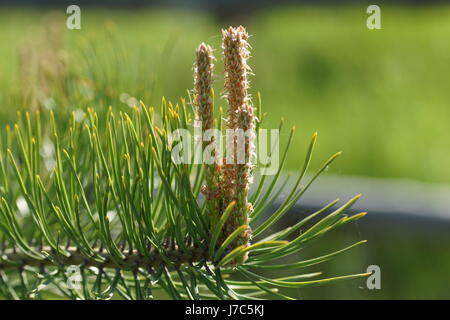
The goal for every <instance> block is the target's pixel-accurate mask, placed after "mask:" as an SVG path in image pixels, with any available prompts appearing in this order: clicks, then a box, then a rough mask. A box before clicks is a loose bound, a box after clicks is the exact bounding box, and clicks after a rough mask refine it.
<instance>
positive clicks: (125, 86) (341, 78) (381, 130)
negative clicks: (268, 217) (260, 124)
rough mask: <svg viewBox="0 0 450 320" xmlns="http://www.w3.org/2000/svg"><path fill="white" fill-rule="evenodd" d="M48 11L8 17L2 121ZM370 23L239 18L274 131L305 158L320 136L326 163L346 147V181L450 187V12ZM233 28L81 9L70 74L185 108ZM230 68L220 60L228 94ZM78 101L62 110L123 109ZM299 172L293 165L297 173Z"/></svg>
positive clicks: (343, 10)
mask: <svg viewBox="0 0 450 320" xmlns="http://www.w3.org/2000/svg"><path fill="white" fill-rule="evenodd" d="M47 11H48V10H41V11H35V10H33V11H32V10H28V11H27V10H23V9H22V10H18V9H9V10H8V9H4V8H2V10H1V11H0V21H1V22H0V27H1V28H0V42H1V43H2V44H3V45H2V46H1V47H0V69H1V70H2V72H1V73H0V88H1V90H0V112H1V115H2V119H4V118H10V116H9V114H11V111H12V109H15V108H18V107H20V105H19V103H20V102H19V101H20V100H17V97H18V96H20V90H21V85H20V82H19V78H20V76H19V74H20V72H19V66H18V50H19V49H20V47H21V46H23V43H24V41H25V39H26V38H27V37H28V38H30V37H33V35H34V34H35V33H36V31H37V30H38V29H39V26H40V25H42V21H43V20H44V17H45V15H46V14H47ZM63 13H64V12H63ZM366 17H367V15H366V14H365V8H364V7H363V6H361V7H359V6H354V7H331V8H329V7H300V8H297V7H293V8H283V9H271V10H267V11H262V12H259V13H256V14H255V15H253V16H250V17H247V18H246V19H245V20H242V21H238V23H243V24H245V25H246V26H247V27H248V30H249V31H250V33H252V34H253V37H252V39H251V44H252V46H253V58H252V59H251V64H252V67H253V70H254V73H255V77H253V80H252V92H253V93H254V94H255V93H256V92H258V91H260V92H261V94H262V98H263V106H264V111H266V112H269V117H268V123H267V124H268V125H270V126H274V125H276V124H277V123H278V120H279V118H280V117H284V118H285V120H286V121H285V122H286V125H287V126H292V125H295V126H296V127H297V129H298V130H297V139H296V140H295V143H296V145H295V148H294V150H296V152H298V153H299V155H301V158H303V153H304V150H305V144H306V142H307V139H309V137H310V135H311V134H312V133H313V132H314V131H318V132H319V137H320V140H319V145H318V148H317V149H316V160H317V161H319V160H322V159H325V157H327V156H328V155H329V154H331V153H333V152H335V151H340V150H342V151H344V155H345V157H343V158H342V159H341V160H339V161H338V162H337V163H336V164H335V165H334V166H333V168H331V170H332V171H333V172H335V173H339V174H352V175H365V176H379V177H394V178H411V179H420V180H424V181H433V182H449V180H450V167H449V166H448V159H449V156H450V148H449V141H450V131H449V130H448V119H449V118H450V105H449V104H450V88H449V81H448V79H449V76H448V75H449V74H450V55H448V52H449V49H450V43H449V41H448V39H449V36H450V7H448V6H447V7H434V8H423V7H418V8H406V7H405V8H383V10H382V28H383V29H382V30H368V29H366V27H365V19H366ZM230 23H232V22H218V21H216V20H214V18H213V17H211V16H209V15H207V14H205V13H199V12H188V11H183V12H181V11H174V10H172V11H161V10H152V9H147V10H140V11H126V10H120V11H119V10H116V11H110V10H106V9H103V10H102V9H90V8H89V9H86V10H82V29H81V30H74V31H69V30H65V36H66V43H67V45H66V47H65V49H66V50H67V52H68V54H69V55H70V56H71V57H72V60H70V64H69V68H70V69H71V70H76V71H74V73H75V74H76V76H77V77H79V78H81V77H86V78H88V79H92V80H94V81H96V82H97V84H96V85H97V87H96V88H94V89H93V90H99V91H101V90H105V91H106V90H107V89H108V88H107V87H108V86H109V87H111V88H113V90H114V91H115V95H116V96H118V95H119V94H120V93H122V92H125V93H128V94H130V95H132V96H135V97H136V98H138V99H142V100H144V102H146V103H147V104H158V103H159V101H160V97H161V96H162V95H164V96H166V97H167V98H169V99H171V100H173V101H176V100H177V99H178V98H179V97H180V96H186V90H187V89H189V88H191V86H192V79H191V66H192V63H193V58H194V50H195V47H196V45H197V44H198V43H199V42H201V41H205V42H208V43H210V44H211V45H213V46H214V47H215V48H217V49H220V40H221V36H220V28H221V27H226V26H227V25H228V24H230ZM91 42H92V43H95V45H90V44H89V43H91ZM86 47H88V48H89V49H90V50H91V51H92V52H94V53H92V54H91V56H89V58H88V60H89V61H90V65H87V64H86V63H85V60H86V59H84V60H83V59H81V62H80V59H78V57H79V56H80V55H81V56H83V55H85V54H86ZM92 47H95V48H94V49H93V48H92ZM91 51H89V50H88V52H91ZM217 55H220V50H217ZM220 68H221V63H220V59H219V60H218V63H217V74H218V77H217V78H218V79H217V85H216V92H217V96H219V93H220V91H221V70H220ZM76 79H78V78H76ZM156 79H157V80H158V81H155V80H156ZM218 101H219V102H220V101H221V103H223V100H219V99H218ZM219 102H218V103H219ZM61 104H63V103H61ZM69 104H71V105H69V106H67V105H65V106H59V107H60V108H66V107H69V108H83V107H86V105H90V106H92V107H95V108H104V107H105V104H112V105H113V106H117V105H120V104H121V102H120V101H118V99H117V97H116V99H114V97H112V98H111V99H109V100H108V101H104V99H103V98H102V99H85V101H83V100H82V99H79V100H75V101H70V102H69ZM299 164H300V162H299V160H298V159H296V157H294V156H291V157H290V159H289V162H288V166H289V167H290V168H297V167H298V166H299ZM317 165H318V163H317Z"/></svg>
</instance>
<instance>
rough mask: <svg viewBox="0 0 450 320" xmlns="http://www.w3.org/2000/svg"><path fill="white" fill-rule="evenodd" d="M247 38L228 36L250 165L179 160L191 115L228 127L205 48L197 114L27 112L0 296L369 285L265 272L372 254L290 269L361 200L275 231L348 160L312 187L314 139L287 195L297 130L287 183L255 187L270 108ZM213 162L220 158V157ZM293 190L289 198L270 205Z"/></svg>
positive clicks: (10, 170) (272, 291)
mask: <svg viewBox="0 0 450 320" xmlns="http://www.w3.org/2000/svg"><path fill="white" fill-rule="evenodd" d="M247 38H248V35H247V33H246V31H245V29H244V28H243V27H239V28H229V29H228V30H227V31H224V45H223V47H224V63H225V70H226V74H225V76H226V81H225V92H226V96H227V101H228V102H229V117H228V119H227V126H228V128H230V129H244V130H250V131H251V132H252V133H253V134H254V135H252V134H250V135H249V136H247V137H246V140H245V141H244V148H243V150H244V156H245V157H244V162H243V163H231V164H230V163H220V162H219V163H204V164H203V165H201V164H197V163H195V161H194V160H195V154H196V153H195V152H191V153H189V152H187V150H183V154H182V156H181V158H182V159H184V160H188V161H179V159H177V151H178V149H177V148H178V147H179V146H180V143H181V145H184V146H186V147H188V148H187V149H189V146H191V143H190V142H189V140H188V139H187V138H186V137H177V134H176V132H185V133H186V132H187V133H192V132H193V131H194V125H195V123H194V121H193V119H194V118H195V119H197V120H201V121H202V128H203V129H205V130H207V129H214V128H216V129H220V128H221V126H220V123H221V117H222V114H221V113H220V114H219V115H217V116H216V117H214V113H213V102H214V94H213V90H212V87H213V85H212V79H213V74H212V72H213V65H212V63H213V61H214V58H213V56H212V49H211V47H209V46H208V45H206V44H202V45H200V47H199V49H198V50H197V57H196V59H197V60H196V63H195V65H194V78H195V90H194V92H193V95H192V96H191V97H190V98H192V107H193V110H190V108H189V105H188V104H187V103H186V101H185V100H181V101H180V103H179V104H175V105H174V104H172V103H170V102H166V101H165V99H163V101H162V103H161V107H160V108H158V109H155V108H153V107H147V106H145V104H144V103H141V104H140V105H139V106H134V107H133V108H131V109H130V110H129V111H127V112H119V113H116V112H114V111H113V109H112V108H110V109H109V110H108V112H107V113H106V115H105V116H103V115H102V114H103V113H102V114H100V115H99V114H97V113H96V112H95V111H94V110H93V109H88V110H87V111H86V112H85V113H84V116H83V117H80V116H79V115H75V113H73V114H72V115H71V116H70V117H67V116H65V115H64V113H63V112H60V113H56V114H53V113H47V112H43V113H42V114H41V113H40V112H39V111H38V112H35V113H33V114H30V113H28V112H26V113H25V114H18V120H17V123H16V124H15V125H14V127H13V129H12V128H11V127H9V126H7V127H6V129H5V130H3V131H1V133H0V239H2V240H3V241H2V248H1V250H0V296H2V297H5V298H9V299H18V298H22V299H28V298H42V291H43V290H44V291H52V292H53V293H56V294H59V295H62V296H66V297H68V298H71V299H109V298H111V297H113V296H114V295H115V296H120V297H122V298H124V299H147V298H148V299H150V298H155V295H154V294H153V292H154V291H158V290H163V291H164V292H165V293H166V294H168V295H169V296H170V297H172V298H173V299H207V298H217V299H254V298H255V296H261V295H266V296H267V295H270V296H273V297H276V298H289V297H287V296H286V295H284V294H282V293H279V292H278V290H279V288H283V287H288V288H300V287H301V288H304V287H309V286H315V285H322V284H327V283H331V282H334V281H340V280H344V279H354V278H359V277H365V276H367V274H356V275H350V276H342V277H335V278H328V279H327V278H325V279H319V280H310V278H313V277H316V276H318V275H320V273H312V274H298V272H297V273H295V275H294V276H278V275H277V277H276V278H272V277H270V276H268V275H265V274H257V273H255V272H258V270H264V269H270V270H276V271H280V270H289V269H293V268H302V267H305V266H309V265H317V264H319V263H322V262H325V261H328V260H329V259H331V258H335V257H336V256H339V255H341V254H343V253H345V252H347V251H348V250H349V249H352V248H354V247H355V246H357V245H359V244H362V243H364V241H360V242H358V243H356V244H354V245H351V246H349V247H347V248H345V249H342V250H338V251H335V252H332V253H328V254H326V255H324V256H321V257H318V258H313V259H309V260H306V261H295V262H294V263H290V264H289V265H287V264H285V263H284V262H283V259H284V258H285V257H288V256H291V257H292V255H295V254H296V253H297V252H298V251H299V250H301V249H303V248H304V247H305V246H306V245H308V244H309V243H310V242H311V241H314V240H316V239H319V238H320V237H321V236H323V235H324V234H326V233H328V232H330V231H332V230H335V229H336V228H339V227H341V226H344V225H346V224H348V223H352V222H353V221H356V220H358V219H360V218H362V217H363V216H364V215H365V213H360V214H356V215H353V216H347V215H345V210H347V209H349V208H350V207H351V206H352V205H353V204H354V203H355V202H356V201H357V199H358V198H359V196H356V197H355V198H353V199H351V200H349V201H348V202H347V203H345V204H344V205H342V206H341V207H339V208H337V209H334V210H333V209H332V207H334V206H335V205H336V203H337V202H338V201H337V200H336V201H333V202H331V203H330V204H328V205H326V206H325V207H324V208H323V209H322V210H319V211H318V212H315V213H313V214H311V215H309V216H307V217H305V218H304V219H303V220H301V221H299V222H298V223H297V224H295V225H294V226H289V227H287V228H285V229H283V230H280V231H277V232H273V231H271V230H272V228H273V227H275V226H276V224H277V222H278V221H280V220H281V219H282V218H283V217H284V215H285V214H287V212H289V209H290V208H292V207H293V206H294V205H295V203H296V202H297V201H298V200H299V199H300V198H301V197H302V195H303V194H304V193H305V192H306V191H307V190H308V189H309V187H310V186H311V184H312V183H313V182H314V180H315V179H316V178H317V177H318V176H319V175H320V173H322V172H323V170H324V169H325V168H326V167H328V166H329V165H330V164H331V163H332V162H333V161H334V160H335V159H336V158H337V157H338V156H339V155H340V153H337V154H335V155H333V156H332V157H331V158H330V159H328V160H327V161H326V162H325V163H324V165H323V166H322V167H321V168H320V169H319V170H318V171H317V173H316V174H315V175H313V177H312V179H310V181H307V182H305V183H304V182H303V180H304V179H305V173H306V172H307V170H308V169H309V165H310V163H311V158H312V152H313V149H314V146H315V144H316V140H317V134H314V135H313V136H312V139H311V143H310V145H309V148H308V150H307V153H306V158H305V161H304V164H303V167H302V168H303V169H302V171H301V172H300V174H299V176H298V178H297V180H296V183H295V184H294V187H293V188H292V189H291V190H284V187H285V185H286V184H285V183H283V182H281V181H280V179H281V178H280V177H282V169H283V166H284V163H285V160H286V157H287V152H288V149H289V147H290V143H291V141H292V139H293V135H294V129H292V130H291V132H290V135H289V139H288V141H287V144H286V147H285V149H284V151H283V153H282V157H281V163H280V166H279V168H278V170H277V172H276V173H275V174H274V175H273V176H270V177H267V176H261V177H260V178H259V181H258V183H257V184H256V185H255V186H254V188H253V191H252V189H250V185H251V183H252V174H253V169H254V165H253V163H251V161H250V158H251V155H252V153H253V152H254V150H253V148H254V146H253V143H254V140H253V139H254V138H256V134H257V131H256V128H261V126H262V119H261V116H259V117H258V118H256V116H255V115H256V114H258V115H261V114H262V112H261V103H260V99H258V102H259V103H258V104H257V105H253V104H252V103H251V100H250V97H249V94H248V92H247V91H248V90H249V87H248V85H249V82H248V78H247V76H248V73H247V71H248V70H249V68H248V65H247V58H248V55H249V52H248V48H249V46H248V44H247V42H246V41H247ZM281 127H282V125H280V129H281ZM180 130H181V131H180ZM185 142H186V143H185ZM210 142H212V143H213V145H214V144H215V143H217V144H218V142H219V141H218V138H216V137H215V138H213V139H211V140H210ZM238 142H239V141H238V140H237V139H233V140H232V144H233V145H237V144H238ZM183 143H185V144H183ZM194 144H195V143H194ZM208 147H209V145H208V144H205V143H203V144H201V146H200V149H201V151H204V150H205V149H206V148H208ZM194 151H195V145H194ZM234 156H235V158H236V157H238V155H237V153H234ZM212 158H213V159H214V160H217V159H219V160H221V159H222V158H221V157H220V156H219V154H218V153H217V152H212ZM224 160H226V159H224ZM201 191H203V196H202V192H201ZM284 191H287V197H286V198H285V199H284V201H283V202H282V203H281V204H280V205H279V207H278V208H273V203H274V200H275V199H277V198H278V196H279V194H280V193H281V192H284ZM329 210H330V211H331V212H329V213H328V211H329ZM269 211H271V212H269ZM266 213H270V214H269V215H266ZM321 216H323V217H321ZM311 223H312V225H311V227H309V228H305V226H306V225H307V224H311ZM299 231H302V232H301V233H300V235H298V232H299ZM296 234H297V235H296ZM71 266H78V267H79V269H80V274H79V276H80V279H81V280H80V282H81V287H80V288H69V287H67V282H68V281H71V279H72V278H71V276H70V275H67V274H66V272H67V270H69V269H70V267H71ZM255 270H256V271H255ZM237 277H239V278H238V279H247V280H236V279H237ZM77 279H78V278H77Z"/></svg>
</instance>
